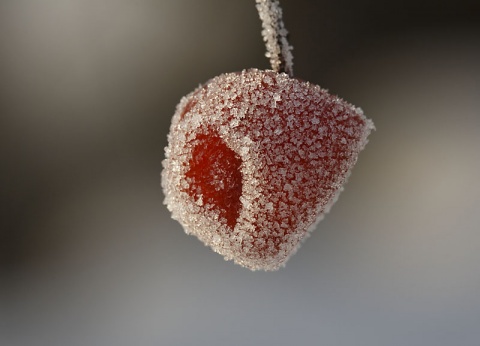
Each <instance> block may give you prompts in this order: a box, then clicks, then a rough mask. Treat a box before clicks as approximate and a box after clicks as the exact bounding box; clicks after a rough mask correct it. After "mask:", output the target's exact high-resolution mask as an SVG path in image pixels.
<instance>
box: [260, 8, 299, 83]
mask: <svg viewBox="0 0 480 346" xmlns="http://www.w3.org/2000/svg"><path fill="white" fill-rule="evenodd" d="M256 2H257V10H258V14H259V15H260V19H261V20H262V29H263V30H262V36H263V40H264V41H265V46H266V47H267V52H266V53H265V56H266V57H267V58H269V59H270V64H271V65H272V70H274V71H276V72H285V73H287V74H288V75H289V76H290V77H292V76H293V55H292V48H293V47H292V46H290V45H289V44H288V40H287V35H288V31H287V29H285V25H284V24H283V20H282V9H281V7H280V3H279V2H278V0H256Z"/></svg>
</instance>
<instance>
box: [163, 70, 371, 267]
mask: <svg viewBox="0 0 480 346" xmlns="http://www.w3.org/2000/svg"><path fill="white" fill-rule="evenodd" d="M272 100H275V102H272ZM373 128H374V126H373V123H372V122H371V121H370V120H368V119H367V118H365V116H364V115H363V113H362V111H361V110H360V109H359V108H355V107H353V106H352V105H350V104H348V103H347V102H345V101H343V100H342V99H340V98H338V97H336V96H332V95H330V94H328V93H327V92H326V91H325V90H323V89H321V88H320V87H319V86H316V85H312V84H310V83H308V82H302V81H299V80H297V79H293V78H290V77H288V76H287V75H286V74H284V73H276V72H274V71H259V70H256V69H251V70H245V71H242V72H241V73H229V74H224V75H221V76H218V77H215V78H213V79H212V80H210V81H209V82H208V83H206V84H205V85H203V86H200V87H199V88H198V89H196V90H195V91H193V92H192V93H191V94H189V95H187V96H186V97H184V98H183V99H182V100H181V102H180V104H179V105H178V106H177V110H176V113H175V115H174V117H173V121H172V125H171V128H170V133H169V136H168V142H169V143H168V147H167V148H166V150H165V156H166V159H165V160H164V162H163V166H164V170H163V172H162V187H163V190H164V193H165V196H166V197H165V203H166V204H167V207H168V209H169V210H170V211H171V212H172V216H173V218H174V219H176V220H178V221H179V222H180V223H181V224H182V226H183V227H184V229H185V231H186V232H187V233H188V234H192V235H195V236H197V237H198V238H199V239H200V240H201V241H203V242H204V243H205V244H206V245H208V246H210V247H211V248H212V249H213V250H214V251H216V252H218V253H220V254H222V255H223V256H224V257H225V259H227V260H232V259H233V260H234V261H235V262H236V263H238V264H240V265H242V266H245V267H247V268H250V269H252V270H258V269H263V270H276V269H278V268H279V267H281V266H283V265H284V264H285V262H286V261H287V259H288V258H289V257H290V256H291V255H292V254H293V253H294V252H295V251H296V250H297V249H298V247H299V245H300V242H301V241H302V240H303V239H305V237H306V236H307V235H308V232H309V231H311V230H312V229H313V227H314V226H315V224H316V223H317V222H318V221H319V220H321V218H322V217H323V215H324V213H325V212H328V210H329V209H330V207H331V206H332V204H333V203H334V202H335V200H336V198H337V197H338V194H339V193H340V192H341V191H342V186H343V185H344V184H345V182H346V180H347V177H348V175H349V174H350V170H351V169H352V167H353V165H354V164H355V162H356V161H357V157H358V154H359V152H360V151H361V150H362V149H363V147H364V146H365V145H366V143H367V137H368V135H369V134H370V132H371V130H372V129H373Z"/></svg>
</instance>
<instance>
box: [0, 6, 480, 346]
mask: <svg viewBox="0 0 480 346" xmlns="http://www.w3.org/2000/svg"><path fill="white" fill-rule="evenodd" d="M253 3H254V2H253V0H251V1H244V0H235V1H220V0H218V1H213V0H181V1H179V0H175V1H174V0H171V1H166V0H164V1H161V0H158V1H147V0H139V1H126V0H115V1H114V0H45V1H33V0H32V1H28V0H15V1H14V0H11V1H8V0H1V1H0V114H1V118H0V121H1V123H0V140H1V147H0V148H1V149H0V154H1V170H0V176H1V188H0V191H1V195H0V196H1V200H0V207H1V222H2V225H1V233H0V234H1V238H0V255H1V257H0V345H2V346H3V345H6V346H10V345H13V346H16V345H45V346H47V345H48V346H52V345H59V346H60V345H61V346H65V345H68V346H76V345H116V346H117V345H136V346H144V345H145V346H147V345H148V346H149V345H211V346H212V345H306V344H309V345H335V346H337V345H356V346H357V345H365V346H367V345H368V346H375V345H378V346H388V345H399V346H400V345H402V346H403V345H410V346H414V345H419V346H420V345H422V346H424V345H435V346H439V345H445V346H450V345H461V346H467V345H472V346H474V345H475V346H478V345H479V344H480V266H479V264H480V184H479V177H480V111H479V110H480V82H479V81H480V23H479V20H478V18H479V13H480V11H479V6H478V5H476V3H477V1H466V0H458V1H449V2H447V1H443V2H442V1H410V0H407V1H401V2H386V1H374V0H371V1H367V0H365V1H317V2H313V1H293V0H291V1H288V0H284V1H283V3H282V4H283V7H284V12H285V21H286V26H287V28H288V29H289V31H290V33H291V36H290V40H291V43H292V44H293V45H294V46H295V50H294V56H295V61H294V62H295V66H294V67H295V72H296V76H298V77H299V78H302V79H305V80H309V81H311V82H314V83H317V84H320V85H321V86H323V87H325V88H328V89H330V90H331V92H332V93H335V94H339V95H340V96H342V97H343V98H345V99H346V100H349V101H350V102H352V103H354V104H356V105H358V106H361V107H362V108H363V109H364V111H365V113H366V114H367V115H368V116H369V117H370V118H372V119H373V120H374V122H375V124H376V126H377V131H376V132H375V133H373V135H372V136H371V139H370V143H369V145H368V146H367V148H366V150H365V151H364V152H363V153H362V154H361V157H360V160H359V162H358V164H357V166H356V167H355V169H354V172H353V175H352V176H351V179H350V182H349V183H348V185H347V188H346V190H345V192H344V193H343V194H342V196H341V198H340V200H339V202H337V204H336V205H335V206H334V208H333V210H332V212H331V213H330V214H329V215H328V216H327V218H326V219H325V220H324V221H323V222H322V223H321V224H320V225H319V227H318V229H317V230H316V231H315V232H314V233H313V235H312V237H311V238H310V239H308V241H307V242H306V243H305V244H304V245H303V247H302V248H301V249H300V251H299V252H298V253H297V254H296V255H295V256H294V257H293V258H292V259H291V260H290V261H289V262H288V264H287V267H286V268H284V269H282V270H280V271H278V272H274V273H264V272H250V271H248V270H246V269H243V268H241V267H239V266H236V265H234V264H232V263H231V262H225V261H224V260H223V259H222V257H221V256H219V255H217V254H215V253H213V252H212V251H210V250H209V249H208V248H205V247H204V246H203V245H202V244H201V243H200V242H199V241H197V240H196V239H195V238H194V237H189V236H187V235H185V234H184V233H183V231H182V229H181V227H180V226H179V224H177V223H176V222H174V221H173V220H171V219H170V217H169V214H168V212H167V210H166V208H165V207H164V206H163V205H162V200H163V195H162V192H161V189H160V183H159V174H160V171H161V160H162V159H163V148H164V146H165V145H166V134H167V131H168V126H169V122H170V119H171V116H172V114H173V112H174V109H175V105H176V103H177V102H178V101H179V99H180V97H181V96H182V95H184V94H186V93H188V92H190V91H191V90H193V88H195V87H196V86H197V85H198V84H199V83H201V82H204V81H206V80H208V79H209V78H211V77H213V76H215V75H218V74H220V73H223V72H229V71H238V70H241V69H243V68H249V67H258V68H268V61H267V59H266V58H264V56H263V55H264V48H263V42H262V40H261V36H260V22H259V19H258V17H257V14H256V12H255V11H256V10H255V8H254V4H253Z"/></svg>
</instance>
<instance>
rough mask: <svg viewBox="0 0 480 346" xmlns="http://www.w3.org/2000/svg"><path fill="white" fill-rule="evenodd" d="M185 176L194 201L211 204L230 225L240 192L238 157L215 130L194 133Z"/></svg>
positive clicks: (234, 215) (236, 215) (238, 202)
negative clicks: (192, 146)
mask: <svg viewBox="0 0 480 346" xmlns="http://www.w3.org/2000/svg"><path fill="white" fill-rule="evenodd" d="M195 141H196V143H197V144H196V146H195V147H194V148H193V150H192V157H191V159H190V161H189V163H188V167H189V170H188V171H187V172H186V173H185V178H186V180H187V182H188V183H189V187H188V189H187V192H188V194H189V195H190V196H191V197H192V198H194V199H195V201H196V202H197V204H199V205H201V206H203V205H204V204H211V205H213V206H214V208H215V209H216V210H217V211H218V212H219V214H220V217H222V218H224V219H226V221H227V225H228V226H229V227H230V228H232V229H233V228H234V227H235V224H236V222H237V218H238V215H239V212H240V208H241V204H240V196H241V195H242V173H241V171H240V165H241V163H242V161H241V159H240V158H239V157H238V155H237V154H235V152H234V151H233V150H232V149H230V148H229V147H228V146H227V145H226V144H225V142H224V141H223V140H222V139H221V138H220V137H219V136H218V135H217V134H215V133H208V134H198V135H197V136H196V138H195Z"/></svg>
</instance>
